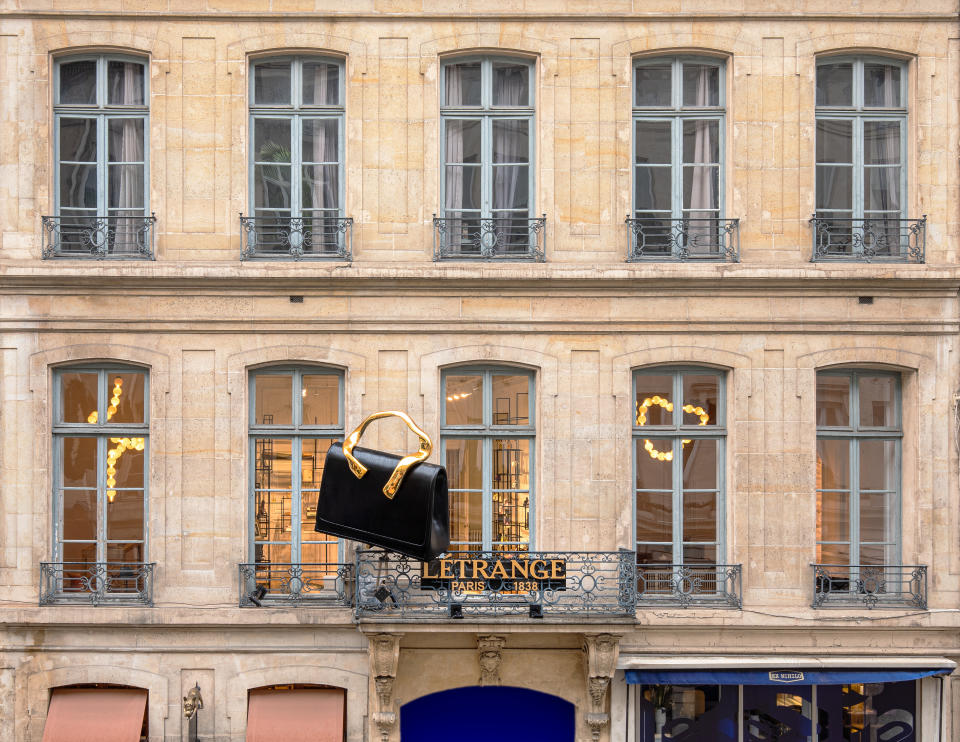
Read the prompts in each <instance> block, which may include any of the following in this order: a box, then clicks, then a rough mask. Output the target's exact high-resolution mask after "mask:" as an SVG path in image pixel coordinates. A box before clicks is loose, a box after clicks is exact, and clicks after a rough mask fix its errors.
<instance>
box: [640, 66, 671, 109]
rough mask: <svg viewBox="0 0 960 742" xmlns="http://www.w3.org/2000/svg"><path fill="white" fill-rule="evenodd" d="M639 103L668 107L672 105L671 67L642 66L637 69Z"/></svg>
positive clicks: (641, 104)
mask: <svg viewBox="0 0 960 742" xmlns="http://www.w3.org/2000/svg"><path fill="white" fill-rule="evenodd" d="M635 74H636V79H637V105H638V106H658V107H666V106H669V105H670V102H671V101H670V88H671V67H670V65H663V66H657V67H654V66H649V67H648V66H646V65H644V66H642V67H637V69H636V72H635Z"/></svg>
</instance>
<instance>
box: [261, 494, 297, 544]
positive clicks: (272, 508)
mask: <svg viewBox="0 0 960 742" xmlns="http://www.w3.org/2000/svg"><path fill="white" fill-rule="evenodd" d="M255 499H256V503H255V508H256V511H255V519H254V537H255V538H256V539H257V540H258V541H288V542H289V541H290V535H291V534H290V511H291V505H290V502H291V500H290V492H289V491H283V490H270V491H267V490H260V491H258V492H257V493H256V498H255Z"/></svg>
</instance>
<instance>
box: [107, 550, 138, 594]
mask: <svg viewBox="0 0 960 742" xmlns="http://www.w3.org/2000/svg"><path fill="white" fill-rule="evenodd" d="M107 561H108V562H120V563H129V562H142V561H143V544H107ZM110 577H111V580H112V582H111V588H112V591H113V592H123V591H124V590H127V591H129V590H135V589H136V581H135V580H134V578H133V575H131V574H130V572H129V571H126V570H115V571H113V572H112V573H111V574H110ZM125 577H126V579H124V578H125Z"/></svg>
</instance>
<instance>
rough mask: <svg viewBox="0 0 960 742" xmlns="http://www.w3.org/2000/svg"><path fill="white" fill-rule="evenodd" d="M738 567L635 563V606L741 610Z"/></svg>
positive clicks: (741, 601)
mask: <svg viewBox="0 0 960 742" xmlns="http://www.w3.org/2000/svg"><path fill="white" fill-rule="evenodd" d="M741 572H742V566H741V565H739V564H638V565H637V604H638V605H639V606H641V607H643V606H647V607H652V606H663V605H675V606H679V607H681V608H689V607H690V606H693V605H696V606H709V607H712V608H742V607H743V600H742V597H741Z"/></svg>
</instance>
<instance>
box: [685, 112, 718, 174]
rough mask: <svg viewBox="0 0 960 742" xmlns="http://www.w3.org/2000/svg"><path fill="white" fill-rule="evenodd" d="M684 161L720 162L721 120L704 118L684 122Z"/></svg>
mask: <svg viewBox="0 0 960 742" xmlns="http://www.w3.org/2000/svg"><path fill="white" fill-rule="evenodd" d="M683 161H684V162H691V163H694V162H720V122H719V121H705V120H702V119H695V120H692V121H691V120H688V121H684V122H683Z"/></svg>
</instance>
